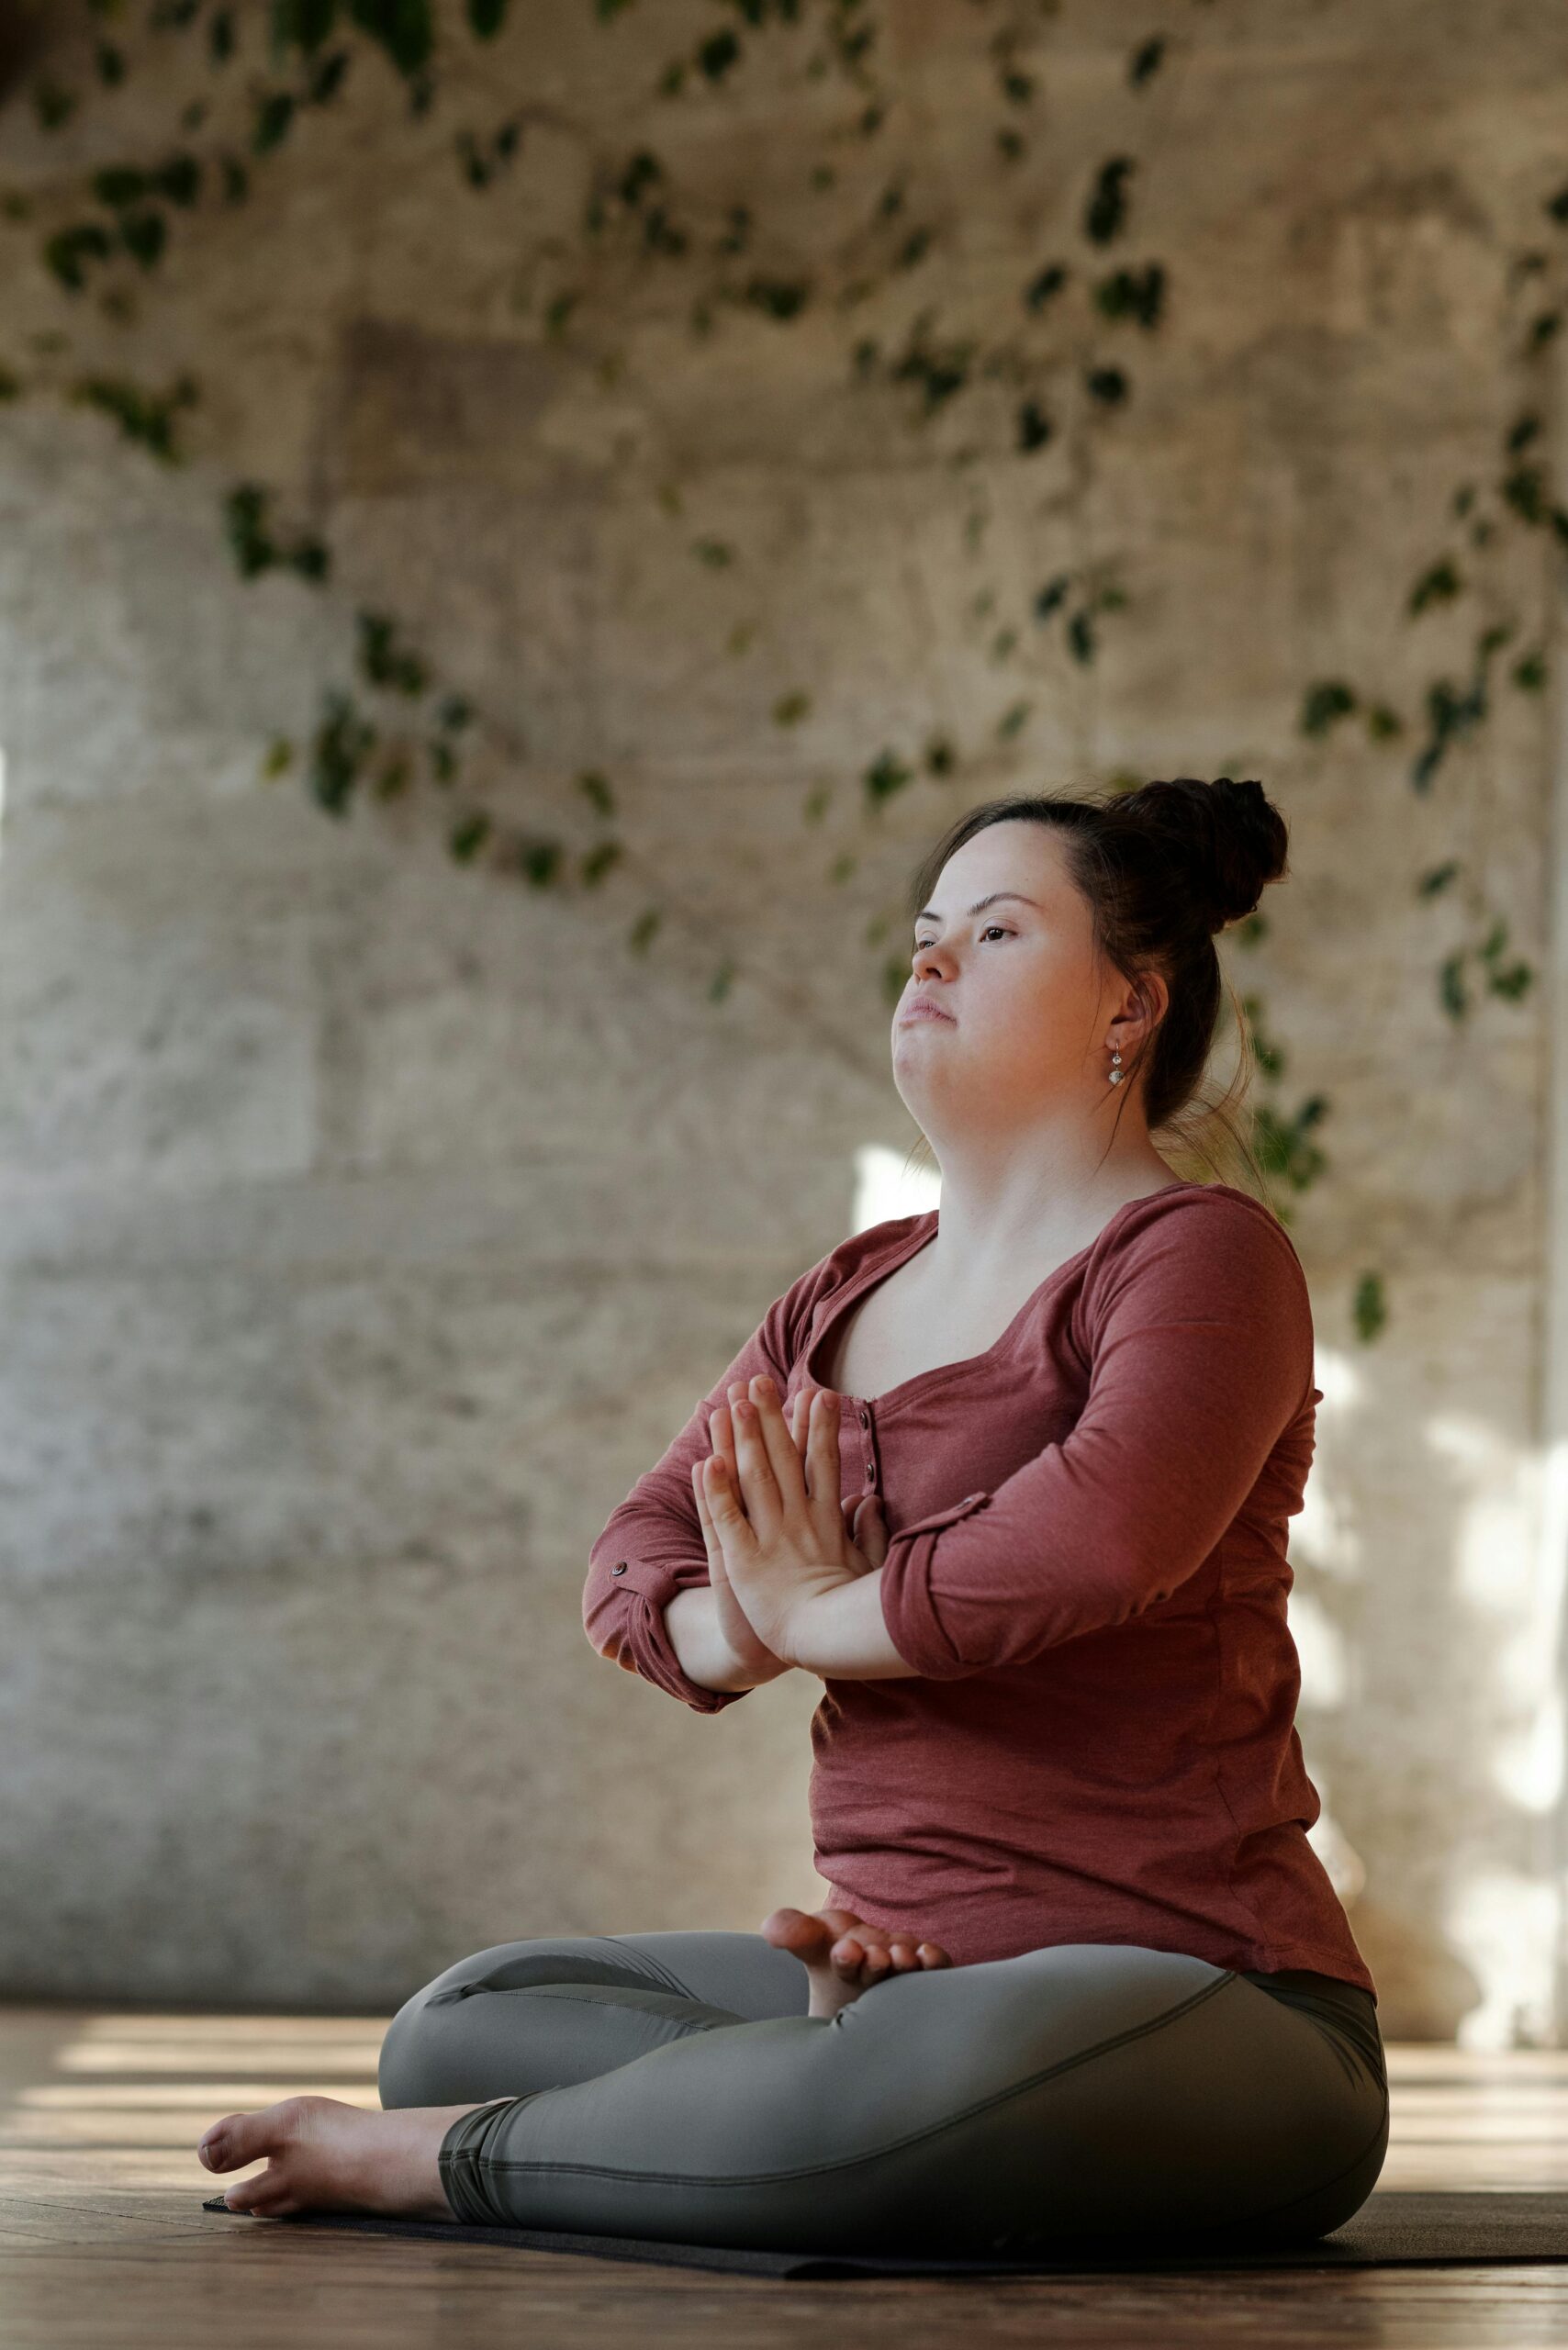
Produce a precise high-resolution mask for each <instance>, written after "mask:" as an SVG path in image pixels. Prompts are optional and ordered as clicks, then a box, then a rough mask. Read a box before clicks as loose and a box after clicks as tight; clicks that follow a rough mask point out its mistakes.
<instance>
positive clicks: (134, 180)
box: [93, 163, 149, 212]
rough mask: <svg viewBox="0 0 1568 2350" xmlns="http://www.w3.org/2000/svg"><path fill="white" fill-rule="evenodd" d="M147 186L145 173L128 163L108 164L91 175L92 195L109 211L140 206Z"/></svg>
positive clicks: (146, 191)
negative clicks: (127, 206) (135, 205)
mask: <svg viewBox="0 0 1568 2350" xmlns="http://www.w3.org/2000/svg"><path fill="white" fill-rule="evenodd" d="M148 186H149V183H148V178H147V174H146V173H145V172H140V171H138V170H137V169H136V168H135V166H134V165H133V164H130V163H109V164H107V165H106V167H105V168H104V170H103V171H101V172H95V173H94V174H93V194H94V195H95V196H96V197H97V199H98V202H99V203H100V204H104V205H107V206H108V207H109V208H110V210H111V211H116V212H118V211H119V210H121V209H122V208H123V207H125V206H126V205H128V204H140V202H141V199H142V198H143V196H146V195H147V193H148Z"/></svg>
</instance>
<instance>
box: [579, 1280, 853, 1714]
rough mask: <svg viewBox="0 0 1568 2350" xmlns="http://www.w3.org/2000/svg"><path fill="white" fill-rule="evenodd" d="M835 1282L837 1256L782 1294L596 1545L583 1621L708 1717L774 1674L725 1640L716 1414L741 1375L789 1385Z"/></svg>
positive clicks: (608, 1649)
mask: <svg viewBox="0 0 1568 2350" xmlns="http://www.w3.org/2000/svg"><path fill="white" fill-rule="evenodd" d="M831 1280H832V1273H831V1270H830V1268H829V1259H828V1258H823V1259H820V1260H819V1261H818V1263H816V1264H815V1265H812V1267H810V1268H809V1270H807V1271H806V1272H804V1273H802V1274H801V1276H800V1278H799V1280H797V1281H793V1282H792V1283H791V1284H790V1288H789V1289H787V1290H786V1291H785V1292H783V1293H782V1295H781V1296H778V1297H776V1298H775V1299H774V1301H773V1303H772V1304H771V1305H770V1306H769V1307H768V1309H767V1313H766V1314H765V1315H764V1316H763V1318H762V1321H761V1322H760V1323H759V1324H758V1326H757V1327H756V1330H754V1331H753V1333H752V1335H751V1337H749V1338H748V1339H747V1340H746V1342H745V1346H744V1347H743V1348H741V1350H740V1352H739V1354H738V1355H736V1357H735V1359H734V1361H733V1362H732V1363H731V1364H730V1366H729V1368H728V1370H727V1371H725V1372H724V1374H723V1376H722V1379H721V1380H719V1382H717V1384H716V1385H715V1386H714V1387H713V1388H712V1389H711V1391H710V1393H708V1394H707V1395H706V1396H705V1397H704V1398H703V1399H702V1401H701V1402H700V1404H698V1406H697V1408H696V1410H695V1411H694V1412H693V1413H692V1415H691V1416H690V1418H689V1420H688V1421H687V1423H686V1426H685V1427H683V1428H682V1429H681V1431H680V1433H679V1435H678V1436H677V1437H676V1438H674V1439H673V1441H672V1442H671V1443H670V1445H669V1446H668V1448H667V1449H666V1451H665V1453H664V1455H663V1457H662V1458H661V1459H660V1460H657V1461H655V1464H654V1466H653V1467H652V1468H651V1469H649V1470H646V1471H644V1474H643V1475H642V1476H641V1477H639V1478H638V1479H637V1482H636V1483H635V1484H634V1485H633V1488H632V1490H631V1492H630V1493H629V1494H627V1496H626V1498H625V1500H624V1501H623V1502H622V1503H621V1504H620V1505H618V1507H617V1508H615V1509H614V1510H613V1511H612V1512H611V1513H610V1518H609V1521H608V1522H607V1524H606V1526H605V1527H604V1530H603V1532H602V1533H601V1534H600V1535H599V1539H598V1540H597V1541H596V1542H595V1543H594V1545H593V1549H592V1550H591V1552H590V1553H589V1566H588V1579H587V1582H586V1583H585V1585H584V1590H583V1628H584V1630H585V1632H586V1633H587V1635H588V1639H589V1640H590V1641H591V1642H592V1643H593V1646H594V1647H595V1648H596V1649H597V1650H598V1651H599V1653H600V1654H601V1655H603V1656H612V1657H614V1659H615V1661H616V1662H617V1663H619V1664H622V1665H624V1666H625V1667H626V1669H627V1671H629V1672H632V1673H638V1674H640V1675H641V1677H642V1678H643V1679H644V1681H649V1682H651V1683H652V1684H654V1686H655V1688H657V1689H663V1690H664V1691H665V1692H666V1695H670V1696H672V1697H678V1698H680V1699H681V1700H682V1701H683V1703H685V1704H686V1705H688V1706H689V1707H691V1708H692V1709H693V1711H694V1712H697V1713H703V1714H714V1713H719V1712H722V1709H723V1708H724V1707H726V1706H733V1705H734V1703H735V1702H736V1700H737V1699H738V1698H740V1697H743V1696H744V1695H745V1694H746V1691H747V1690H748V1689H753V1688H756V1687H757V1686H759V1685H760V1681H761V1680H764V1679H769V1678H773V1677H775V1676H773V1675H771V1674H768V1673H763V1674H760V1675H758V1674H757V1673H755V1672H753V1670H752V1662H751V1661H746V1660H745V1659H743V1658H742V1657H741V1656H740V1655H739V1654H738V1652H737V1650H736V1647H735V1644H734V1643H733V1642H730V1641H727V1640H724V1641H722V1640H721V1639H720V1638H719V1634H720V1633H721V1632H722V1617H721V1614H720V1610H719V1607H718V1605H717V1603H716V1602H715V1599H714V1596H713V1594H712V1591H711V1580H710V1572H709V1565H708V1560H707V1557H706V1555H705V1552H706V1548H707V1540H706V1537H705V1535H704V1530H703V1526H702V1521H701V1516H700V1512H699V1508H698V1504H697V1497H696V1493H695V1490H694V1487H693V1483H692V1470H693V1467H694V1465H695V1464H697V1463H700V1461H702V1460H706V1459H707V1458H708V1456H709V1454H710V1453H711V1450H712V1449H713V1441H712V1437H711V1432H710V1422H711V1418H712V1416H713V1414H714V1413H715V1412H717V1411H718V1410H719V1408H720V1406H721V1405H722V1404H726V1403H727V1401H728V1397H729V1392H730V1389H731V1387H732V1386H733V1385H734V1384H735V1382H737V1381H738V1382H742V1383H743V1384H744V1383H745V1382H749V1381H750V1380H751V1378H752V1377H753V1375H754V1374H755V1373H756V1372H758V1371H766V1372H767V1375H768V1376H769V1377H770V1378H772V1379H774V1380H775V1381H777V1382H778V1387H779V1391H780V1393H782V1391H783V1388H784V1386H785V1384H786V1382H788V1379H789V1375H790V1366H791V1364H792V1363H793V1362H794V1360H795V1355H796V1349H797V1347H798V1345H799V1344H800V1343H801V1340H802V1338H803V1334H804V1332H805V1330H806V1328H807V1326H808V1325H809V1322H810V1319H811V1315H812V1308H813V1307H814V1305H815V1303H816V1300H817V1298H818V1297H819V1295H821V1294H822V1293H823V1291H824V1289H825V1288H826V1287H827V1286H828V1284H829V1283H830V1281H831ZM698 1594H700V1595H702V1597H703V1602H704V1604H703V1605H702V1606H700V1608H699V1607H693V1606H690V1605H689V1599H688V1597H687V1596H684V1595H698ZM678 1600H679V1605H678V1606H676V1603H677V1601H678ZM672 1619H673V1620H672ZM677 1631H678V1633H679V1645H677V1640H676V1633H677ZM688 1657H689V1659H690V1663H691V1667H692V1669H691V1670H689V1669H688V1664H687V1659H688ZM787 1669H788V1668H787V1667H785V1666H783V1665H780V1667H779V1670H780V1671H784V1670H787ZM710 1675H711V1676H712V1678H711V1679H710V1678H709V1676H710Z"/></svg>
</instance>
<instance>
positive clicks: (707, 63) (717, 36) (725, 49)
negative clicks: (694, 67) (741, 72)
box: [697, 32, 741, 82]
mask: <svg viewBox="0 0 1568 2350" xmlns="http://www.w3.org/2000/svg"><path fill="white" fill-rule="evenodd" d="M740 58H741V45H740V43H739V41H738V40H737V39H735V37H734V33H732V32H722V33H711V34H710V35H709V37H708V39H706V40H705V41H701V42H700V43H699V44H698V50H697V63H698V66H699V68H700V71H701V72H702V73H706V75H707V76H708V79H709V80H710V82H722V80H723V78H724V76H725V74H726V73H729V72H730V71H731V70H732V69H733V68H734V66H736V65H738V64H739V63H740Z"/></svg>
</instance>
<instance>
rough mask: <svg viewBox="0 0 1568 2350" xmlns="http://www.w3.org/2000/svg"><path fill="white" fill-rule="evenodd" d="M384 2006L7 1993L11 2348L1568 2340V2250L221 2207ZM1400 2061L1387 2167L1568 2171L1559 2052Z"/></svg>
mask: <svg viewBox="0 0 1568 2350" xmlns="http://www.w3.org/2000/svg"><path fill="white" fill-rule="evenodd" d="M385 2028H386V2018H385V2017H381V2016H365V2017H356V2018H350V2019H346V2020H345V2019H342V2018H323V2017H305V2016H302V2017H275V2016H243V2015H223V2016H214V2015H206V2016H203V2015H188V2014H187V2015H176V2014H155V2013H151V2012H149V2011H147V2010H145V2009H143V2010H140V2011H137V2012H125V2011H115V2010H106V2009H75V2008H38V2007H35V2008H9V2009H6V2008H0V2345H3V2350H75V2345H78V2344H79V2345H81V2350H109V2345H118V2344H136V2345H146V2350H276V2346H277V2345H287V2350H414V2345H416V2344H418V2345H424V2344H441V2345H442V2350H491V2345H495V2350H501V2345H503V2344H504V2345H505V2350H556V2345H558V2344H559V2345H563V2350H564V2345H566V2344H571V2345H572V2350H594V2345H597V2344H601V2343H606V2344H609V2343H613V2344H636V2345H637V2350H662V2345H665V2344H668V2345H671V2350H674V2345H677V2344H680V2345H683V2350H684V2345H687V2344H690V2343H692V2342H693V2341H694V2340H695V2341H697V2342H699V2343H700V2342H702V2341H710V2342H712V2343H714V2344H719V2343H723V2344H726V2345H727V2344H729V2343H731V2342H732V2341H735V2340H744V2341H745V2344H746V2345H747V2350H772V2345H775V2344H791V2345H792V2344H802V2345H803V2344H808V2343H810V2344H813V2345H820V2344H823V2342H824V2341H827V2342H831V2343H832V2344H842V2343H843V2342H844V2341H845V2340H846V2339H848V2338H853V2340H854V2341H855V2343H856V2344H857V2350H859V2346H860V2345H862V2344H865V2345H870V2350H876V2345H879V2344H888V2345H890V2350H891V2345H894V2344H896V2345H897V2350H927V2345H930V2350H936V2345H938V2344H941V2345H943V2350H950V2345H951V2344H953V2342H954V2341H955V2339H957V2340H958V2341H960V2342H961V2343H962V2344H964V2345H965V2346H966V2350H968V2346H969V2345H971V2344H982V2343H991V2342H994V2343H998V2344H1002V2343H1007V2344H1011V2343H1016V2342H1023V2341H1027V2342H1029V2343H1031V2344H1034V2343H1038V2342H1060V2343H1073V2344H1080V2343H1092V2344H1119V2343H1127V2344H1132V2343H1134V2342H1135V2341H1136V2342H1137V2343H1138V2344H1140V2350H1145V2345H1148V2344H1156V2345H1159V2350H1166V2346H1167V2345H1172V2344H1188V2343H1191V2344H1199V2343H1202V2344H1204V2350H1214V2344H1215V2339H1216V2337H1218V2338H1222V2339H1226V2340H1238V2339H1239V2340H1242V2341H1246V2342H1256V2343H1259V2344H1267V2345H1268V2350H1294V2345H1296V2344H1334V2345H1336V2350H1338V2345H1342V2344H1343V2345H1350V2344H1355V2345H1361V2344H1379V2345H1383V2344H1399V2345H1405V2344H1408V2345H1410V2350H1441V2346H1442V2345H1448V2344H1453V2345H1459V2344H1463V2345H1465V2350H1480V2345H1486V2344H1529V2345H1531V2350H1537V2346H1538V2345H1543V2344H1550V2343H1553V2342H1559V2343H1563V2342H1568V2251H1565V2253H1564V2257H1563V2260H1562V2262H1561V2263H1551V2264H1550V2265H1542V2266H1531V2267H1498V2268H1436V2269H1411V2268H1383V2269H1375V2268H1369V2269H1359V2270H1350V2271H1339V2272H1333V2271H1319V2272H1313V2271H1310V2270H1296V2271H1289V2270H1287V2271H1282V2272H1279V2273H1276V2274H1269V2273H1268V2272H1264V2271H1258V2270H1232V2271H1230V2272H1229V2273H1228V2274H1227V2273H1226V2272H1224V2271H1212V2272H1205V2273H1204V2274H1202V2275H1201V2276H1184V2277H1169V2278H1162V2277H1107V2276H1105V2275H1103V2274H1096V2275H1090V2276H1084V2277H1073V2276H1065V2275H1058V2276H1053V2277H1041V2278H1038V2279H1036V2278H1007V2279H1001V2280H997V2281H995V2282H991V2281H985V2280H974V2279H968V2280H953V2281H947V2282H942V2283H929V2282H925V2281H924V2280H922V2281H918V2282H916V2281H906V2280H894V2279H876V2278H865V2279H861V2280H859V2281H855V2282H848V2281H846V2282H842V2283H820V2284H808V2283H800V2284H790V2283H788V2282H784V2281H780V2280H776V2279H771V2278H759V2277H718V2276H713V2275H711V2274H708V2273H704V2272H702V2271H700V2270H697V2269H680V2268H653V2267H646V2266H634V2265H632V2264H629V2263H612V2262H609V2261H601V2260H573V2259H566V2258H564V2257H563V2256H561V2255H558V2254H553V2253H531V2252H518V2251H505V2250H502V2249H499V2248H498V2249H496V2250H495V2251H490V2250H488V2249H487V2247H486V2246H484V2245H482V2244H451V2245H442V2244H428V2243H424V2242H411V2243H399V2242H398V2241H397V2240H395V2239H391V2238H386V2237H373V2236H353V2235H348V2234H342V2233H334V2232H332V2231H330V2230H326V2229H322V2230H319V2231H318V2230H311V2229H308V2228H307V2227H305V2226H304V2225H302V2224H297V2223H292V2222H288V2223H286V2222H268V2221H257V2220H249V2219H244V2218H241V2217H238V2216H237V2217H235V2218H233V2219H225V2218H223V2217H222V2216H220V2215H219V2214H218V2213H216V2212H207V2211H203V2210H202V2209H201V2202H202V2198H203V2197H204V2196H207V2195H211V2194H215V2193H217V2192H218V2184H219V2182H218V2181H217V2180H215V2179H214V2178H213V2177H212V2175H211V2174H210V2173H208V2172H207V2171H205V2170H203V2169H202V2167H201V2165H200V2164H199V2163H198V2162H197V2161H196V2153H195V2145H196V2139H197V2137H198V2136H199V2135H200V2133H201V2132H202V2131H203V2130H204V2129H205V2128H206V2126H207V2122H208V2121H214V2120H216V2118H217V2117H218V2114H219V2113H224V2112H229V2111H231V2110H233V2109H236V2108H241V2107H250V2106H258V2105H267V2104H270V2103H272V2101H273V2100H274V2098H280V2097H288V2096H293V2095H297V2094H298V2093H300V2092H302V2091H304V2090H308V2089H317V2090H321V2091H324V2092H325V2093H326V2094H328V2095H329V2096H331V2097H341V2098H349V2099H352V2100H353V2102H355V2103H358V2104H364V2105H372V2106H373V2105H375V2102H376V2096H375V2055H376V2050H377V2048H378V2047H379V2045H380V2041H381V2035H382V2032H383V2031H384V2030H385ZM1389 2076H1390V2083H1391V2087H1392V2092H1393V2135H1392V2140H1391V2144H1390V2149H1389V2156H1388V2162H1387V2165H1386V2166H1385V2168H1384V2170H1383V2177H1382V2178H1381V2179H1380V2180H1379V2182H1378V2184H1379V2187H1380V2188H1385V2187H1386V2188H1399V2187H1406V2188H1407V2187H1461V2188H1502V2187H1535V2188H1540V2187H1556V2188H1568V2051H1564V2052H1562V2053H1557V2052H1539V2053H1537V2052H1530V2051H1521V2052H1518V2053H1513V2054H1507V2055H1495V2056H1473V2055H1467V2054H1462V2053H1460V2052H1458V2051H1456V2050H1453V2049H1450V2048H1438V2047H1428V2046H1399V2045H1395V2046H1393V2047H1391V2048H1390V2050H1389ZM222 2183H223V2184H227V2183H228V2181H227V2178H226V2179H225V2180H224V2181H223V2182H222ZM826 2329H831V2333H827V2332H826V2331H825V2330H826Z"/></svg>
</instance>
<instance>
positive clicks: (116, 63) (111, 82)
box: [93, 40, 125, 90]
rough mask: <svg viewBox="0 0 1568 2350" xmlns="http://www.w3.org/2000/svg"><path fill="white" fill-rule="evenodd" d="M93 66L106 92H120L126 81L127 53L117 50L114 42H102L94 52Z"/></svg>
mask: <svg viewBox="0 0 1568 2350" xmlns="http://www.w3.org/2000/svg"><path fill="white" fill-rule="evenodd" d="M93 64H94V66H95V70H96V72H97V76H98V79H99V81H100V82H101V83H102V84H103V85H104V87H105V89H106V90H118V88H119V85H120V84H121V83H122V82H123V81H124V80H125V51H124V50H122V49H117V48H116V47H115V44H114V42H113V41H112V40H101V41H100V42H99V43H98V46H97V48H96V49H95V50H94V51H93Z"/></svg>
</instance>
